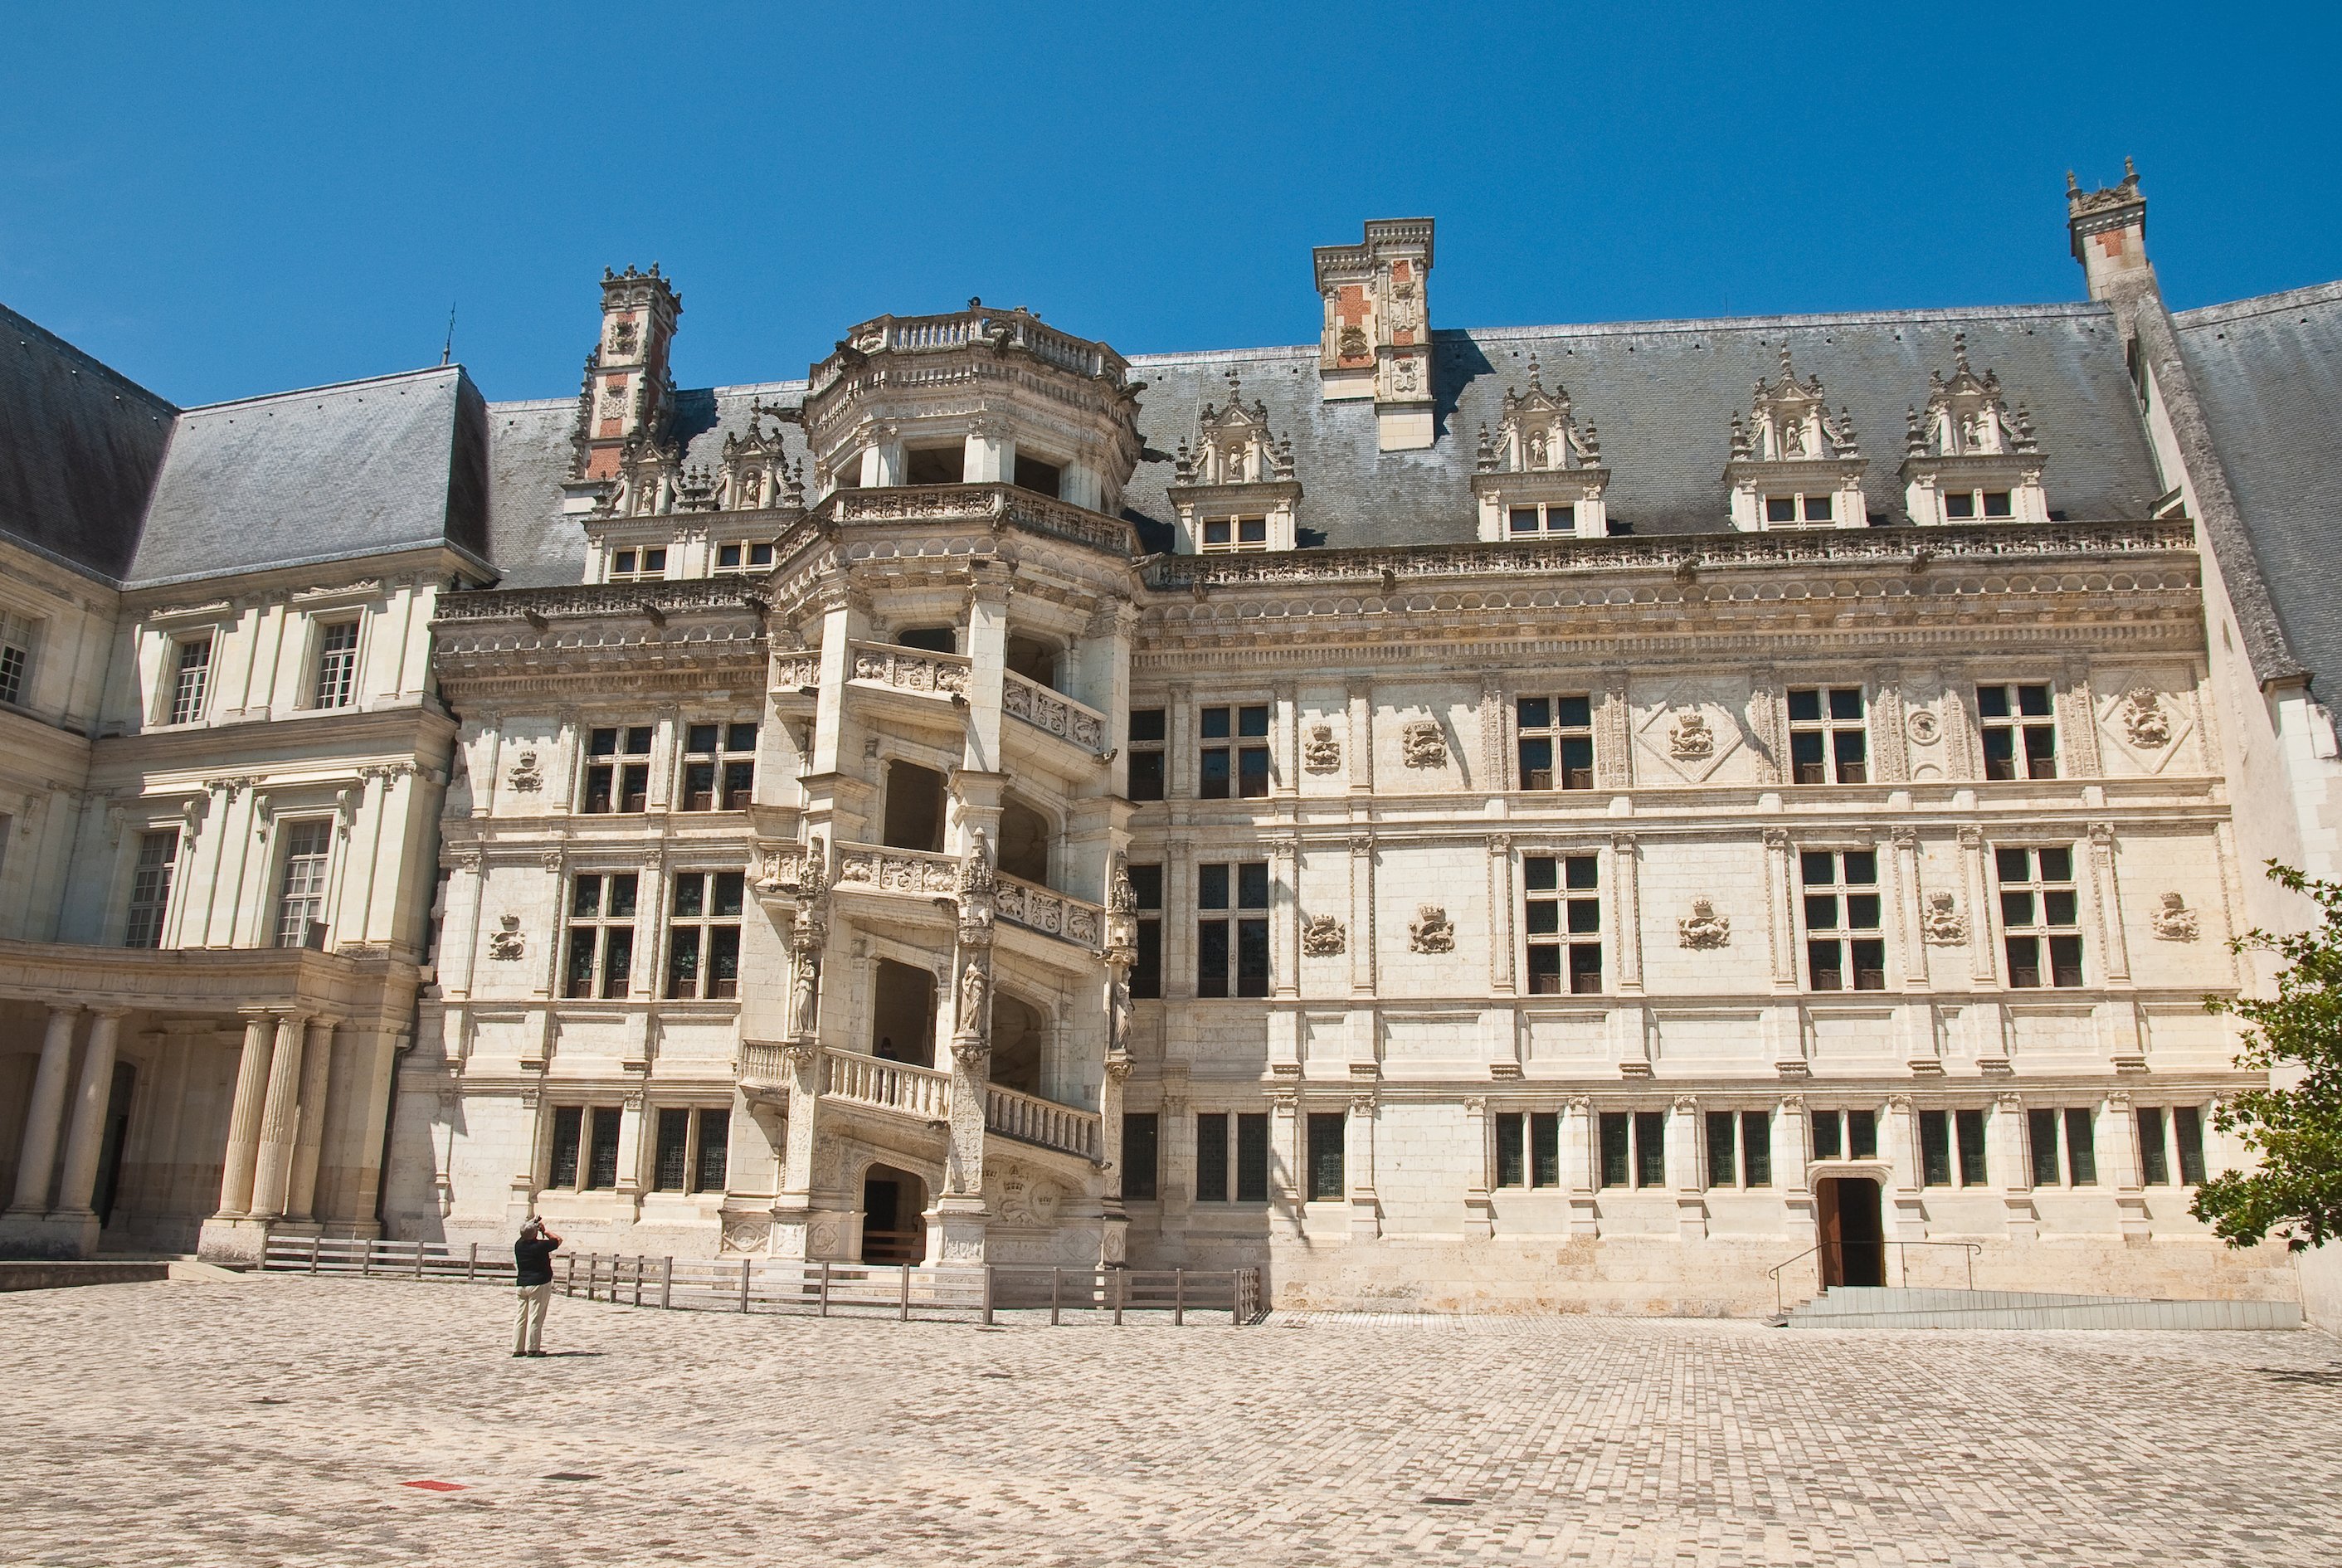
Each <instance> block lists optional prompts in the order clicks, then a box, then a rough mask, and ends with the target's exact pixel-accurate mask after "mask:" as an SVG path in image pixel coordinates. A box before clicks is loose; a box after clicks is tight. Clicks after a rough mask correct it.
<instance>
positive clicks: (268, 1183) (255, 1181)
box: [252, 1013, 307, 1220]
mask: <svg viewBox="0 0 2342 1568" xmlns="http://www.w3.org/2000/svg"><path fill="white" fill-rule="evenodd" d="M306 1022H307V1021H306V1020H305V1019H304V1018H303V1017H302V1016H301V1014H297V1013H287V1014H285V1015H284V1016H283V1017H281V1018H279V1019H278V1020H277V1021H276V1054H275V1057H274V1058H273V1059H271V1061H270V1062H269V1064H268V1094H267V1097H266V1099H265V1101H264V1102H263V1104H262V1106H261V1112H260V1143H259V1149H258V1157H257V1158H256V1159H255V1162H254V1164H253V1174H252V1215H253V1217H254V1218H255V1219H262V1220H273V1219H276V1218H278V1217H279V1216H281V1215H282V1214H283V1213H285V1186H286V1184H287V1183H289V1182H290V1181H291V1180H292V1176H293V1140H294V1137H295V1134H297V1133H298V1131H299V1130H300V1103H301V1032H302V1029H303V1027H304V1026H305V1024H306Z"/></svg>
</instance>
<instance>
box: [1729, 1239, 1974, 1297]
mask: <svg viewBox="0 0 2342 1568" xmlns="http://www.w3.org/2000/svg"><path fill="white" fill-rule="evenodd" d="M1849 1246H1857V1247H1958V1248H1960V1249H1961V1250H1962V1251H1963V1252H1965V1253H1967V1257H1966V1259H1965V1260H1964V1261H1965V1262H1966V1263H1967V1273H1968V1289H1970V1290H1974V1289H1976V1261H1977V1259H1978V1258H1979V1257H1982V1256H1983V1255H1984V1244H1983V1243H1980V1242H1934V1241H1918V1242H1907V1241H1898V1240H1897V1239H1895V1238H1893V1237H1890V1236H1882V1237H1880V1238H1879V1239H1878V1240H1877V1241H1875V1242H1842V1241H1840V1242H1816V1243H1814V1244H1813V1245H1812V1246H1809V1247H1807V1249H1806V1250H1805V1251H1804V1252H1801V1253H1797V1256H1796V1257H1791V1258H1784V1259H1782V1260H1781V1261H1780V1262H1779V1263H1775V1264H1774V1265H1773V1266H1772V1267H1771V1268H1769V1269H1767V1270H1766V1271H1765V1275H1766V1277H1767V1279H1769V1280H1771V1281H1772V1282H1773V1313H1774V1315H1775V1316H1779V1315H1780V1314H1781V1313H1783V1312H1785V1311H1787V1308H1786V1307H1784V1306H1783V1305H1782V1304H1781V1271H1782V1270H1783V1269H1786V1268H1787V1267H1788V1266H1789V1265H1790V1264H1791V1263H1798V1262H1801V1261H1803V1260H1804V1259H1807V1258H1809V1257H1812V1256H1813V1255H1814V1254H1815V1253H1818V1252H1820V1251H1821V1250H1822V1249H1823V1248H1824V1247H1837V1249H1839V1251H1840V1252H1841V1253H1843V1252H1844V1250H1845V1249H1846V1248H1847V1247H1849ZM1897 1263H1898V1265H1899V1266H1898V1267H1897V1270H1896V1273H1897V1274H1898V1275H1900V1276H1901V1277H1902V1280H1903V1288H1908V1286H1909V1284H1910V1281H1911V1261H1910V1259H1909V1257H1908V1256H1905V1257H1901V1258H1898V1259H1897Z"/></svg>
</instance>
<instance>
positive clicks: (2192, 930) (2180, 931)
mask: <svg viewBox="0 0 2342 1568" xmlns="http://www.w3.org/2000/svg"><path fill="white" fill-rule="evenodd" d="M2147 924H2149V925H2151V926H2152V927H2154V930H2155V938H2156V940H2157V941H2158V942H2193V941H2195V940H2196V938H2197V935H2198V934H2200V924H2199V922H2198V921H2197V918H2196V912H2195V911H2194V910H2192V909H2190V908H2188V907H2187V900H2186V899H2185V898H2182V897H2181V896H2180V895H2179V894H2176V893H2167V894H2164V895H2163V898H2162V901H2161V903H2160V904H2159V905H2158V906H2157V909H2156V911H2155V913H2154V914H2150V915H2148V916H2147Z"/></svg>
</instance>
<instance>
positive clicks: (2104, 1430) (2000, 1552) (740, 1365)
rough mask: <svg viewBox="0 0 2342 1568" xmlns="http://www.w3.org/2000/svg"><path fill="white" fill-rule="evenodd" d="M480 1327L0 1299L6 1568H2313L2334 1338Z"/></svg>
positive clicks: (240, 1293) (2339, 1555)
mask: <svg viewBox="0 0 2342 1568" xmlns="http://www.w3.org/2000/svg"><path fill="white" fill-rule="evenodd" d="M511 1315H512V1314H511V1303H510V1301H509V1299H508V1297H507V1294H506V1293H505V1292H502V1291H497V1290H492V1289H487V1288H483V1287H467V1286H463V1285H455V1284H446V1285H441V1284H417V1283H406V1282H389V1281H363V1280H316V1279H308V1278H302V1277H283V1276H280V1277H269V1278H248V1279H241V1280H237V1281H234V1282H232V1283H203V1284H191V1283H152V1284H121V1285H104V1286H93V1287H89V1288H85V1289H81V1290H75V1291H55V1292H35V1293H24V1294H19V1295H14V1296H10V1297H7V1298H5V1299H0V1387H5V1388H6V1389H7V1390H8V1412H9V1420H8V1421H7V1422H6V1423H0V1473H5V1474H6V1475H7V1476H8V1477H9V1483H8V1495H9V1501H8V1508H7V1515H6V1527H5V1534H0V1560H5V1561H6V1562H8V1563H26V1564H42V1565H57V1568H66V1565H72V1568H82V1565H89V1564H106V1565H109V1568H111V1565H115V1564H121V1563H137V1564H139V1565H140V1568H153V1565H156V1564H171V1563H202V1564H210V1563H223V1564H225V1563H233V1564H238V1565H243V1564H307V1563H333V1564H336V1565H345V1564H375V1563H431V1564H464V1565H465V1568H506V1565H514V1564H528V1565H535V1564H553V1563H564V1564H567V1563H586V1564H600V1563H612V1564H620V1563H623V1564H638V1563H662V1564H665V1563H821V1562H830V1561H836V1562H847V1563H906V1564H917V1565H918V1568H938V1565H939V1564H942V1563H951V1564H954V1565H955V1568H956V1565H957V1564H961V1563H1001V1564H1017V1565H1019V1568H1024V1565H1031V1564H1045V1565H1055V1564H1066V1565H1068V1568H1071V1565H1076V1564H1078V1565H1085V1568H1086V1565H1089V1564H1096V1563H1178V1564H1188V1563H1194V1564H1212V1565H1214V1568H1225V1565H1228V1564H1240V1563H1254V1562H1259V1563H1278V1564H1293V1565H1296V1568H1318V1565H1325V1568H1335V1565H1341V1564H1350V1563H1390V1562H1402V1561H1404V1562H1406V1563H1576V1564H1622V1565H1623V1564H1653V1565H1659V1564H1665V1565H1667V1568H1676V1565H1689V1564H1698V1565H1703V1568H1706V1565H1714V1568H1732V1565H1738V1564H1751V1565H1755V1564H1805V1565H1810V1568H1854V1565H1857V1564H1860V1565H1866V1568H1867V1565H1874V1564H1875V1565H1877V1568H1904V1565H1907V1564H1920V1563H1928V1564H1957V1565H1959V1568H2003V1565H2019V1564H2035V1563H2087V1564H2093V1565H2101V1564H2103V1565H2131V1564H2137V1565H2142V1568H2144V1565H2147V1564H2156V1565H2164V1564H2172V1563H2189V1564H2197V1563H2219V1564H2226V1563H2235V1564H2255V1565H2264V1564H2291V1563H2305V1564H2307V1563H2316V1564H2321V1565H2323V1564H2330V1563H2335V1562H2337V1561H2342V1515H2337V1513H2336V1512H2335V1510H2333V1509H2332V1508H2331V1507H2330V1506H2329V1505H2328V1502H2329V1500H2330V1499H2331V1498H2333V1497H2334V1496H2336V1495H2337V1494H2342V1346H2337V1344H2336V1343H2335V1342H2334V1341H2333V1340H2331V1339H2329V1338H2327V1337H2324V1336H2322V1335H2318V1334H2315V1333H2094V1332H2057V1333H1928V1332H1895V1331H1882V1332H1859V1331H1845V1330H1835V1329H1815V1330H1807V1331H1803V1332H1799V1333H1787V1332H1784V1331H1778V1330H1771V1329H1767V1328H1763V1327H1760V1326H1756V1325H1752V1324H1748V1323H1736V1322H1719V1321H1709V1320H1642V1319H1620V1318H1593V1317H1526V1316H1517V1317H1515V1316H1486V1317H1449V1318H1423V1317H1416V1316H1411V1315H1408V1314H1403V1313H1291V1314H1277V1315H1275V1316H1272V1317H1271V1318H1270V1319H1269V1320H1268V1321H1267V1322H1266V1323H1264V1324H1262V1325H1259V1326H1256V1327H1251V1328H1233V1327H1229V1326H1227V1325H1226V1323H1191V1324H1189V1325H1188V1326H1187V1327H1186V1328H1182V1329H1175V1328H1172V1327H1171V1326H1170V1325H1169V1324H1167V1323H1159V1322H1158V1323H1144V1324H1136V1323H1135V1324H1132V1325H1130V1326H1127V1327H1125V1328H1122V1329H1119V1330H1117V1329H1115V1328H1112V1327H1109V1326H1105V1325H1103V1324H1078V1325H1077V1324H1068V1325H1066V1326H1063V1327H1058V1328H1054V1329H1053V1328H1050V1327H1048V1326H1047V1325H1046V1323H1045V1322H1038V1321H1035V1320H1033V1319H1029V1318H1022V1319H1019V1320H1017V1321H1015V1322H1011V1323H1005V1324H1003V1325H1002V1326H1000V1327H997V1328H996V1329H993V1330H989V1331H987V1330H984V1329H980V1328H977V1327H976V1326H974V1325H971V1324H961V1323H908V1324H905V1323H894V1322H886V1321H877V1320H869V1319H863V1320H845V1319H833V1320H830V1321H827V1322H823V1321H820V1320H816V1319H806V1318H785V1317H750V1318H745V1319H744V1318H740V1317H733V1316H725V1315H721V1314H716V1313H659V1312H656V1311H651V1310H647V1309H644V1310H637V1309H633V1308H627V1307H621V1306H611V1305H607V1304H600V1303H586V1302H583V1301H572V1300H556V1301H555V1303H554V1305H553V1311H552V1317H551V1320H550V1323H549V1325H548V1329H547V1344H548V1346H549V1347H550V1348H551V1349H552V1350H553V1352H554V1353H553V1354H552V1355H550V1356H548V1357H546V1358H545V1359H543V1360H538V1361H530V1360H515V1359H513V1358H511V1357H510V1356H509V1355H508V1354H506V1351H507V1349H508V1348H509V1343H510V1341H509V1336H510V1333H511ZM1004 1374H1005V1375H1004ZM278 1402H281V1403H278ZM419 1481H432V1482H445V1483H454V1484H455V1485H457V1486H460V1487H461V1488H463V1490H461V1491H455V1492H434V1491H430V1490H425V1489H421V1488H418V1487H416V1486H415V1485H414V1484H413V1483H416V1482H419Z"/></svg>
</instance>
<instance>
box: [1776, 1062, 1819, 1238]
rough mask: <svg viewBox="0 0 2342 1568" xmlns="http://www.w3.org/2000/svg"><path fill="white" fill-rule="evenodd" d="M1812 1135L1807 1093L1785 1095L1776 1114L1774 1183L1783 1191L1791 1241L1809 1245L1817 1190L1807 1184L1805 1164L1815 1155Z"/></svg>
mask: <svg viewBox="0 0 2342 1568" xmlns="http://www.w3.org/2000/svg"><path fill="white" fill-rule="evenodd" d="M1812 1138H1813V1126H1812V1124H1811V1123H1810V1122H1808V1121H1807V1117H1806V1100H1805V1096H1804V1095H1802V1094H1785V1095H1783V1096H1782V1097H1781V1104H1780V1109H1779V1110H1777V1111H1776V1112H1775V1113H1774V1115H1773V1184H1774V1185H1775V1186H1776V1187H1778V1188H1779V1189H1780V1191H1781V1203H1782V1219H1783V1223H1785V1224H1786V1225H1787V1228H1788V1232H1789V1236H1790V1240H1791V1243H1792V1244H1795V1243H1804V1244H1806V1245H1808V1246H1810V1245H1812V1244H1813V1241H1814V1193H1813V1189H1812V1188H1811V1187H1809V1186H1807V1184H1806V1165H1807V1162H1808V1161H1809V1160H1810V1159H1811V1158H1812V1154H1813V1144H1812Z"/></svg>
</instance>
